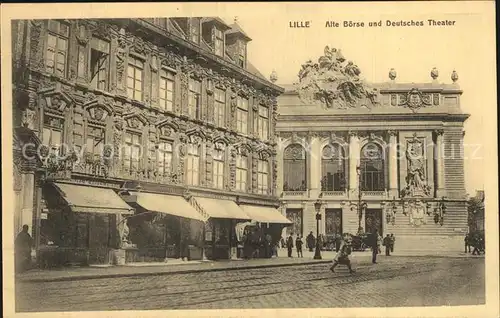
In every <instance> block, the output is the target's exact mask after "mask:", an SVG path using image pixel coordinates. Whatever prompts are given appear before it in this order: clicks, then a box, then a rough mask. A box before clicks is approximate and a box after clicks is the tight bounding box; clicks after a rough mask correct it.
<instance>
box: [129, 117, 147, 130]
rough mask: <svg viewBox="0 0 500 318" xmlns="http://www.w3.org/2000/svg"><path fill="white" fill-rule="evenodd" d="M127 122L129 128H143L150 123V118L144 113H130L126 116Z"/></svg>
mask: <svg viewBox="0 0 500 318" xmlns="http://www.w3.org/2000/svg"><path fill="white" fill-rule="evenodd" d="M124 119H125V122H126V123H127V126H128V127H129V128H133V129H142V128H143V127H144V126H146V125H147V124H148V120H147V118H146V117H144V115H142V114H130V115H126V116H124Z"/></svg>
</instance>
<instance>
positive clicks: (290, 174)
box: [283, 144, 307, 191]
mask: <svg viewBox="0 0 500 318" xmlns="http://www.w3.org/2000/svg"><path fill="white" fill-rule="evenodd" d="M306 175H307V173H306V151H305V150H304V148H303V147H302V146H301V145H299V144H293V145H290V146H288V147H286V148H285V151H284V154H283V191H306V189H307V186H306V180H307V179H306Z"/></svg>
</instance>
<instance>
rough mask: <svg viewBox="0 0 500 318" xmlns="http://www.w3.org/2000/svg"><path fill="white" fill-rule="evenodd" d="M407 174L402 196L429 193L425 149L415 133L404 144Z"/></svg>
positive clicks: (416, 195)
mask: <svg viewBox="0 0 500 318" xmlns="http://www.w3.org/2000/svg"><path fill="white" fill-rule="evenodd" d="M406 161H407V175H406V180H405V181H406V187H405V188H404V189H403V196H410V197H419V196H428V195H430V187H429V186H428V185H427V176H426V174H425V172H426V162H427V160H426V158H425V149H424V145H423V143H422V141H421V140H420V139H418V138H417V136H416V135H414V136H413V139H411V140H408V141H407V146H406Z"/></svg>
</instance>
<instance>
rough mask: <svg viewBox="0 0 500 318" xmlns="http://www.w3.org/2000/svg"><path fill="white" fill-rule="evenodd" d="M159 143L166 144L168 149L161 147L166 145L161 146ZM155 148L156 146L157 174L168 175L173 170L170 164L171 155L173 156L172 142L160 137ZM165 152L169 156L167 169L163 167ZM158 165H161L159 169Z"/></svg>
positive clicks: (171, 160) (171, 161)
mask: <svg viewBox="0 0 500 318" xmlns="http://www.w3.org/2000/svg"><path fill="white" fill-rule="evenodd" d="M161 145H168V146H169V150H167V149H162V148H166V147H161ZM156 148H157V149H156V150H157V151H156V167H157V171H158V174H159V175H160V176H166V175H170V174H171V173H172V171H173V164H172V163H173V157H174V151H173V150H174V145H173V143H172V142H171V141H168V140H164V139H160V141H159V142H158V144H157V147H156ZM167 154H168V155H169V156H168V157H169V162H168V170H167V169H165V163H166V158H167ZM160 167H161V169H160ZM160 171H161V172H160ZM166 172H167V173H166Z"/></svg>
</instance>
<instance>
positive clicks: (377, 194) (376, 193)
mask: <svg viewBox="0 0 500 318" xmlns="http://www.w3.org/2000/svg"><path fill="white" fill-rule="evenodd" d="M361 193H362V194H363V195H364V196H369V197H382V196H387V191H385V190H382V191H365V190H362V191H361Z"/></svg>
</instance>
